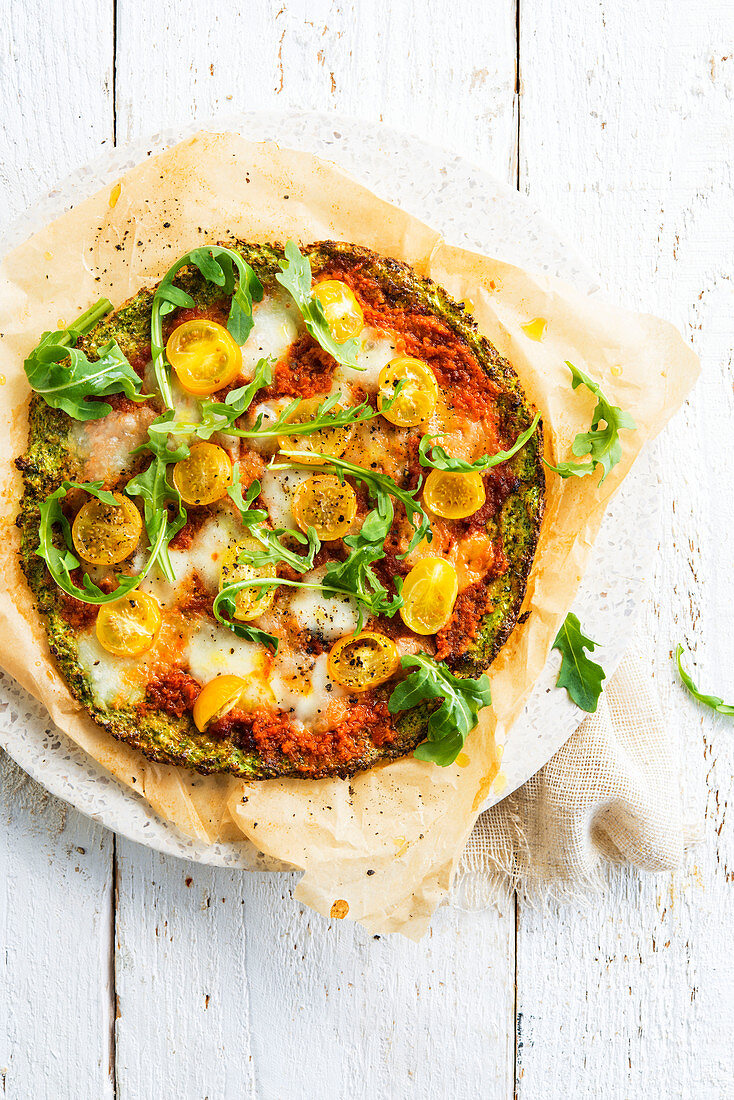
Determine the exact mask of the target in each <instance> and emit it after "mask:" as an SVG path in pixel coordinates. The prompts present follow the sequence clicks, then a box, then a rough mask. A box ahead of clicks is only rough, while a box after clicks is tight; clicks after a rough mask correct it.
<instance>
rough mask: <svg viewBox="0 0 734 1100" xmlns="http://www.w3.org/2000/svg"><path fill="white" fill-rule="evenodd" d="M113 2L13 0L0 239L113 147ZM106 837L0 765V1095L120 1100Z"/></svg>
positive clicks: (0, 87) (4, 76)
mask: <svg viewBox="0 0 734 1100" xmlns="http://www.w3.org/2000/svg"><path fill="white" fill-rule="evenodd" d="M112 72H113V25H112V0H66V2H65V3H64V5H63V6H62V5H50V6H49V5H45V4H36V3H33V4H28V3H24V2H22V0H9V2H7V3H6V4H5V5H4V7H3V13H2V19H0V118H2V126H0V231H2V229H3V228H4V226H5V225H6V224H8V223H9V222H10V220H11V219H12V217H13V216H14V215H15V214H18V213H20V212H21V211H22V210H23V209H24V208H25V207H26V206H27V205H28V204H29V203H31V202H33V201H34V200H35V199H36V198H37V197H39V196H40V195H41V194H43V193H44V192H46V191H48V190H49V188H50V187H51V186H53V184H54V183H55V182H56V181H57V180H59V179H62V178H63V177H64V176H66V175H67V174H68V173H69V172H70V171H72V170H73V169H74V168H76V167H78V166H79V165H81V164H83V163H84V162H85V161H87V160H91V159H92V157H94V156H96V155H97V154H98V153H99V152H100V151H101V149H102V148H103V147H104V145H105V144H109V145H111V144H112V138H113V110H112ZM113 843H114V841H113V838H112V835H111V834H110V833H108V832H107V831H106V830H105V829H102V828H101V827H100V826H98V825H95V824H94V823H93V822H91V821H88V820H87V819H86V818H83V817H82V816H81V814H78V813H77V812H76V811H75V810H72V809H71V808H69V807H67V806H65V805H64V804H63V803H61V802H58V801H57V800H56V799H53V798H51V797H50V796H49V795H47V794H46V793H45V792H44V791H43V790H42V789H41V788H40V787H38V786H37V785H36V784H35V783H33V782H32V780H30V779H28V778H27V776H25V775H24V774H23V773H22V772H21V771H20V769H19V768H17V767H16V765H15V764H14V763H13V762H12V761H10V760H9V759H8V757H7V756H5V754H4V753H2V752H0V1086H1V1087H0V1095H2V1096H3V1097H5V1096H7V1097H8V1098H12V1100H28V1098H29V1097H39V1098H40V1097H46V1096H49V1097H50V1096H53V1097H65V1096H70V1095H72V1093H71V1092H70V1091H69V1089H70V1083H71V1082H73V1083H74V1084H73V1096H74V1097H75V1100H76V1098H78V1100H103V1098H105V1097H108V1096H112V1095H113V1089H114V1081H113V1070H114V1067H113V1051H112V1045H111V1038H112V1034H111V1032H112V1018H113V1016H112V1013H113V1005H112V990H113V984H112V970H113V954H112V951H113V944H112V936H111V933H112V917H113V896H112V851H113Z"/></svg>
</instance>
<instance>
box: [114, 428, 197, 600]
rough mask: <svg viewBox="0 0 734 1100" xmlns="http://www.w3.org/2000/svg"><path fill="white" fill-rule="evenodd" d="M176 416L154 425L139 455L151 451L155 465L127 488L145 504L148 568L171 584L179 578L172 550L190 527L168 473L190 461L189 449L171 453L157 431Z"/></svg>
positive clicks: (129, 482)
mask: <svg viewBox="0 0 734 1100" xmlns="http://www.w3.org/2000/svg"><path fill="white" fill-rule="evenodd" d="M173 416H174V414H173V412H172V411H171V410H168V411H167V412H165V413H163V415H162V416H159V417H158V419H157V420H155V421H153V424H151V425H150V427H149V428H148V442H147V443H144V444H143V445H142V446H140V447H138V448H137V452H140V451H142V452H145V451H150V452H151V454H152V456H153V461H152V462H151V464H150V466H149V467H148V469H147V470H144V471H143V473H141V474H138V475H137V476H136V477H134V478H132V479H131V480H130V481H128V483H127V486H126V487H125V491H126V493H127V494H128V495H129V496H139V497H142V500H143V519H144V522H145V530H146V532H147V535H148V541H149V543H150V546H151V554H152V559H151V561H150V562H149V564H148V568H150V566H152V565H153V563H154V562H157V563H158V566H159V568H160V570H161V572H162V573H163V575H164V577H165V578H166V580H168V581H170V582H171V584H172V583H173V582H174V581H175V579H176V576H175V574H174V572H173V566H172V565H171V558H170V556H169V553H168V546H169V543H170V542H171V539H172V538H173V537H174V535H176V534H177V533H178V532H179V531H180V530H181V528H182V527H183V526H184V524H185V523H186V509H185V508H184V503H183V500H182V498H181V494H180V493H179V491H178V489H176V488H175V486H173V485H171V484H170V483H169V481H168V477H167V472H168V467H169V465H170V464H171V463H172V462H180V461H181V460H182V459H184V458H188V456H189V448H188V447H183V446H182V447H178V448H176V450H173V451H172V450H169V448H168V445H167V439H166V436H165V435H159V434H157V433H156V431H154V430H153V427H154V425H156V426H157V427H160V425H161V424H164V425H165V424H170V423H171V422H172V420H173ZM137 452H136V453H137ZM169 505H173V508H174V515H173V519H172V518H171V516H170V514H169V511H168V506H169Z"/></svg>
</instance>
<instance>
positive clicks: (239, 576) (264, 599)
mask: <svg viewBox="0 0 734 1100" xmlns="http://www.w3.org/2000/svg"><path fill="white" fill-rule="evenodd" d="M262 549H264V547H263V544H262V543H261V542H260V541H259V540H258V539H256V538H246V539H243V540H242V542H238V543H237V545H236V546H233V547H231V548H230V549H229V550H227V551H225V553H224V554H223V555H222V565H221V569H220V573H219V590H220V592H221V590H222V589H223V588H226V586H227V585H229V584H239V583H240V582H241V581H250V580H260V579H264V578H269V577H274V576H275V566H274V565H263V566H262V567H261V568H259V569H256V568H255V566H254V565H248V564H247V563H246V562H239V561H238V560H237V559H238V558H239V556H240V554H242V553H243V552H244V553H245V554H246V553H247V552H248V551H251V550H262ZM276 587H277V586H276V585H267V586H266V585H262V586H259V585H255V586H253V587H252V588H240V590H239V591H238V592H237V593H236V595H235V598H234V605H235V611H234V617H235V619H239V620H240V621H241V622H246V621H247V620H248V619H256V618H257V617H258V615H262V613H263V612H264V611H267V609H268V608H269V607H270V606H271V605H272V602H273V600H274V599H275V589H276Z"/></svg>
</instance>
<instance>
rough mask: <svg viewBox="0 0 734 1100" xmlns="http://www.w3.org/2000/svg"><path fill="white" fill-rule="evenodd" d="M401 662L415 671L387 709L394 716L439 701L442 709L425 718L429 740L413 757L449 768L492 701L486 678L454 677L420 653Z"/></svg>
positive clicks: (400, 686)
mask: <svg viewBox="0 0 734 1100" xmlns="http://www.w3.org/2000/svg"><path fill="white" fill-rule="evenodd" d="M400 663H401V665H402V666H403V668H411V667H412V668H414V669H415V671H414V672H411V673H410V674H409V675H408V676H406V678H405V679H404V680H403V681H402V682H401V683H399V684H398V685H397V686H396V687H395V689H394V690H393V693H392V695H391V696H390V698H389V700H388V704H387V709H388V710H389V712H390V714H397V713H398V712H399V711H401V710H410V709H411V708H412V707H415V706H418V704H419V703H423V702H426V701H433V700H436V699H441V700H442V702H441V706H440V707H438V708H437V709H435V710H433V711H432V712H431V714H430V717H429V719H428V738H427V740H425V741H423V742H422V744H420V745H419V746H418V748H417V749H416V750H415V752H414V753H413V755H414V756H416V757H417V758H418V759H419V760H429V761H432V762H433V763H434V764H439V765H440V766H441V767H443V768H445V767H448V765H449V764H453V762H454V761H455V760H456V757H457V756H458V755H459V753H460V752H461V749H462V747H463V745H464V742H465V741H466V738H467V737H468V736H469V734H470V733H471V731H472V730H473V729H474V727H475V726H476V724H477V722H478V721H479V711H480V710H481V709H482V707H488V706H489V704H490V703H491V702H492V692H491V690H490V685H489V677H488V676H486V675H485V674H484V673H483V674H482V675H481V676H480V677H479V678H478V679H476V680H472V679H470V678H469V677H462V676H455V675H454V674H453V672H451V671H450V669H449V668H447V666H446V665H445V664H443V662H441V661H435V660H434V659H433V657H429V656H428V655H427V654H423V653H417V654H415V655H410V656H407V657H403V658H402V659H401V662H400Z"/></svg>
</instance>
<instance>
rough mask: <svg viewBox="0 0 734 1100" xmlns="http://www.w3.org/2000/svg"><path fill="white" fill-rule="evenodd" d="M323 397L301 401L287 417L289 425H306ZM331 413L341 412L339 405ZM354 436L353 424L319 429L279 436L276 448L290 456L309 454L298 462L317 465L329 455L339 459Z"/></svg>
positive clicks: (322, 400) (307, 398)
mask: <svg viewBox="0 0 734 1100" xmlns="http://www.w3.org/2000/svg"><path fill="white" fill-rule="evenodd" d="M323 402H324V397H323V396H322V397H306V398H305V399H304V400H303V401H301V403H300V405H298V406H297V408H295V409H294V410H293V412H292V413H291V415H290V416H289V417H288V423H289V424H308V423H309V422H310V421H311V420H313V418H314V414H315V412H316V410H317V409H318V407H319V405H321V404H323ZM331 411H332V412H335V413H337V412H343V411H344V410H343V408H342V406H341V405H334V406H333V408H332V410H331ZM353 435H354V424H347V425H346V426H345V427H343V428H319V430H318V431H315V432H307V433H304V434H303V435H299V434H298V433H296V432H294V434H293V435H279V436H278V446H279V447H280V449H281V451H284V452H285V453H286V454H291V453H292V452H293V451H308V452H311V453H310V454H309V457H307V458H299V459H298V461H299V462H305V463H306V464H307V465H308V464H318V463H319V462H321V461H322V459H323V457H324V456H326V457H327V458H328V457H329V455H331V456H332V457H333V458H339V456H340V455H342V454H344V451H345V450H346V448H347V444H348V443H349V440H350V439H351V438H352V436H353Z"/></svg>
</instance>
